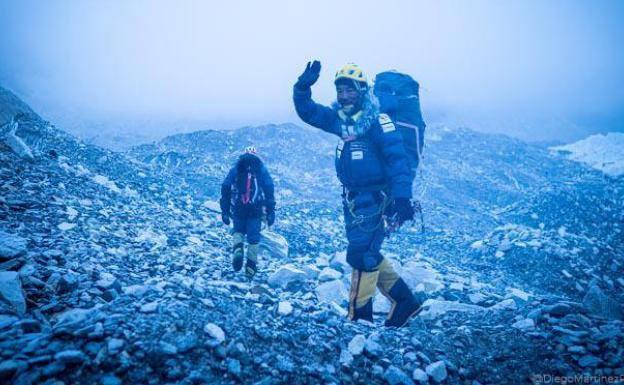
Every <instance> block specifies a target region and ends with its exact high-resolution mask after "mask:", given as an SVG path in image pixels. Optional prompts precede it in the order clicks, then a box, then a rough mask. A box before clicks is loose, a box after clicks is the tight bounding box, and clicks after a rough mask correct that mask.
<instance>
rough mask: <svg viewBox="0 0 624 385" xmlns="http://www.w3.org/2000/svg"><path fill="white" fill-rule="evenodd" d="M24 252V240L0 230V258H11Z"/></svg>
mask: <svg viewBox="0 0 624 385" xmlns="http://www.w3.org/2000/svg"><path fill="white" fill-rule="evenodd" d="M24 253H26V240H25V239H24V238H21V237H18V236H17V235H13V234H9V233H6V232H4V231H2V230H0V260H2V259H12V258H15V257H19V256H20V255H22V254H24Z"/></svg>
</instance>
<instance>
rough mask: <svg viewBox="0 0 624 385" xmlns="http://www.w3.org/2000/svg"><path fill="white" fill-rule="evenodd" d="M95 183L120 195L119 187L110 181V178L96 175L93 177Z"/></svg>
mask: <svg viewBox="0 0 624 385" xmlns="http://www.w3.org/2000/svg"><path fill="white" fill-rule="evenodd" d="M93 181H94V182H95V183H97V184H99V185H101V186H104V187H106V188H107V189H109V190H111V191H113V192H116V193H120V192H121V190H120V189H119V187H117V185H116V184H115V182H113V181H112V180H110V179H108V177H106V176H104V175H95V176H94V177H93Z"/></svg>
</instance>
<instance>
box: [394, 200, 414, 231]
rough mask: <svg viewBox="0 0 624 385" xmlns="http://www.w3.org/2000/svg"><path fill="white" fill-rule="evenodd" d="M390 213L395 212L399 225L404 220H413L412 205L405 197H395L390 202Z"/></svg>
mask: <svg viewBox="0 0 624 385" xmlns="http://www.w3.org/2000/svg"><path fill="white" fill-rule="evenodd" d="M391 212H392V214H393V215H394V214H396V216H397V219H398V220H399V226H400V225H402V224H403V222H405V221H413V220H414V206H412V202H410V200H409V199H407V198H396V199H395V200H394V203H393V204H392V210H391Z"/></svg>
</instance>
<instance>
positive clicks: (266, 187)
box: [260, 167, 275, 210]
mask: <svg viewBox="0 0 624 385" xmlns="http://www.w3.org/2000/svg"><path fill="white" fill-rule="evenodd" d="M260 183H262V191H263V192H264V204H265V206H266V207H267V209H269V210H273V209H274V208H275V185H274V184H273V178H271V174H269V170H267V168H266V167H262V174H261V177H260Z"/></svg>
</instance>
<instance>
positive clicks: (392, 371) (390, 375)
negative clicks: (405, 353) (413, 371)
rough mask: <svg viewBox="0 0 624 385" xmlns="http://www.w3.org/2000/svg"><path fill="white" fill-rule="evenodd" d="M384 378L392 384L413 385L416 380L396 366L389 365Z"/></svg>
mask: <svg viewBox="0 0 624 385" xmlns="http://www.w3.org/2000/svg"><path fill="white" fill-rule="evenodd" d="M384 379H385V380H386V381H387V382H388V384H390V385H413V384H414V382H413V381H412V379H411V378H409V376H408V375H407V374H405V373H404V372H403V371H402V370H401V369H399V368H397V367H396V366H392V365H391V366H389V367H388V369H386V372H385V373H384Z"/></svg>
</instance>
